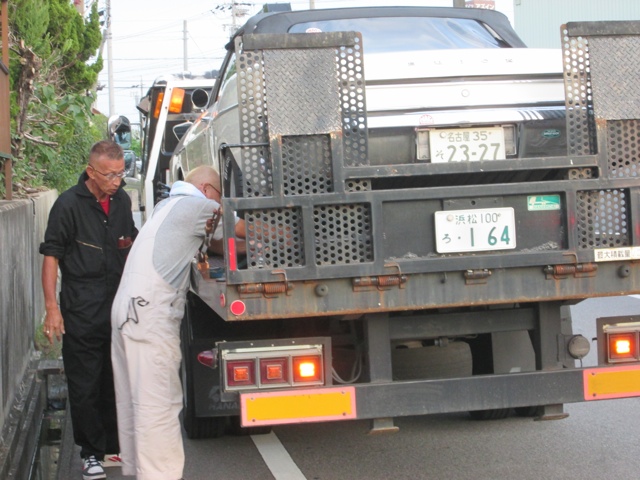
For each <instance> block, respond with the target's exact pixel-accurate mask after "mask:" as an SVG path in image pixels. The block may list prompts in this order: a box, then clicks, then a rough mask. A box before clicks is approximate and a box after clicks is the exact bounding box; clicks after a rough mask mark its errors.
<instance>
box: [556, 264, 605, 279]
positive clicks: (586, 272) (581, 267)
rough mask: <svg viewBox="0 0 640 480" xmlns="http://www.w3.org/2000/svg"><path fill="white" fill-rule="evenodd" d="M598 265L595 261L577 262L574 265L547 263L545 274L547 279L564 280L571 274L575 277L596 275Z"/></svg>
mask: <svg viewBox="0 0 640 480" xmlns="http://www.w3.org/2000/svg"><path fill="white" fill-rule="evenodd" d="M597 271H598V265H596V264H595V263H577V264H573V265H547V266H546V267H544V275H545V277H546V278H547V280H552V279H553V280H562V279H563V278H567V277H569V276H572V275H573V276H574V277H575V278H585V277H595V275H596V272H597Z"/></svg>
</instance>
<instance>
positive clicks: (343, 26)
mask: <svg viewBox="0 0 640 480" xmlns="http://www.w3.org/2000/svg"><path fill="white" fill-rule="evenodd" d="M346 31H355V32H360V33H361V34H362V41H363V42H364V45H365V52H367V53H376V52H398V51H407V50H409V51H411V50H447V49H453V48H503V47H509V45H508V44H507V43H506V42H505V41H504V40H502V39H501V38H499V37H498V35H497V34H496V33H494V32H493V30H491V29H490V28H488V27H487V26H486V25H484V24H483V23H481V22H478V21H476V20H472V19H466V18H433V17H378V18H345V19H337V20H323V21H316V22H305V23H298V24H296V25H293V26H292V27H291V28H290V30H289V33H310V32H346Z"/></svg>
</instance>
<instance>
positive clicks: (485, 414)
mask: <svg viewBox="0 0 640 480" xmlns="http://www.w3.org/2000/svg"><path fill="white" fill-rule="evenodd" d="M510 413H511V409H510V408H492V409H490V410H474V411H472V412H469V415H470V416H471V418H472V419H473V420H502V419H503V418H507V417H508V416H509V414H510Z"/></svg>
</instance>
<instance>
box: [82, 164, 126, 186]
mask: <svg viewBox="0 0 640 480" xmlns="http://www.w3.org/2000/svg"><path fill="white" fill-rule="evenodd" d="M89 166H90V167H91V168H92V169H93V171H94V172H98V173H99V174H100V175H102V176H103V177H104V178H106V179H107V180H109V181H110V182H113V181H114V180H115V179H116V178H124V177H126V176H127V172H125V171H124V170H123V171H122V172H120V173H102V172H101V171H100V170H97V169H96V168H95V167H94V166H93V165H89Z"/></svg>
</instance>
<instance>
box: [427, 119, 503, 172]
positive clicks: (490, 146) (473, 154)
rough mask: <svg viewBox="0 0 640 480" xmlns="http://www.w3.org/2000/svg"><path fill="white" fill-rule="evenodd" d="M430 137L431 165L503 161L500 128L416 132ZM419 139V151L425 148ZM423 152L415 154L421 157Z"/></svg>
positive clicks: (501, 130) (501, 131)
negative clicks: (422, 147)
mask: <svg viewBox="0 0 640 480" xmlns="http://www.w3.org/2000/svg"><path fill="white" fill-rule="evenodd" d="M426 133H428V135H429V155H430V158H431V163H451V162H479V161H482V160H504V159H505V158H507V157H506V155H505V148H504V129H503V128H502V127H487V128H456V129H443V130H428V131H419V132H418V135H419V136H420V135H424V134H426ZM424 143H425V142H424V141H421V139H420V138H419V139H418V148H419V149H420V147H421V146H422V145H424ZM421 154H422V152H418V158H421V156H420V155H421Z"/></svg>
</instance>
